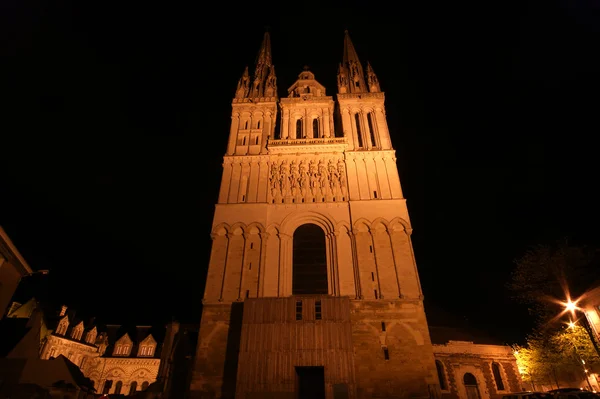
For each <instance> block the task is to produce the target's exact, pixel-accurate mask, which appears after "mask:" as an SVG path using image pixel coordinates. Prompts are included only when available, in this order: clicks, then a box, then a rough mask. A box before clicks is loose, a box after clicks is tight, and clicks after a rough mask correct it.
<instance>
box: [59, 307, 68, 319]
mask: <svg viewBox="0 0 600 399" xmlns="http://www.w3.org/2000/svg"><path fill="white" fill-rule="evenodd" d="M65 314H67V305H62V307H61V308H60V313H59V314H58V315H59V316H64V315H65Z"/></svg>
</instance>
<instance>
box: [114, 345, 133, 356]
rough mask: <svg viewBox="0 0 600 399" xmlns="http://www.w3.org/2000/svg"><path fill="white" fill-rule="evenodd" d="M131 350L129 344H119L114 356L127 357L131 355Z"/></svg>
mask: <svg viewBox="0 0 600 399" xmlns="http://www.w3.org/2000/svg"><path fill="white" fill-rule="evenodd" d="M129 349H130V346H129V345H127V344H117V347H116V348H115V352H114V354H115V355H119V356H127V355H128V354H129Z"/></svg>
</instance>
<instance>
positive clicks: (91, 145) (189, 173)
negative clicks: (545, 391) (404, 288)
mask: <svg viewBox="0 0 600 399" xmlns="http://www.w3.org/2000/svg"><path fill="white" fill-rule="evenodd" d="M202 4H208V3H202V2H198V1H196V2H191V1H190V2H180V1H170V2H160V3H158V2H155V3H153V2H142V1H135V0H133V1H126V2H122V1H119V2H117V1H107V2H80V1H75V0H61V1H45V0H34V1H31V2H22V1H19V0H5V1H3V2H2V5H1V6H0V7H2V8H1V9H0V15H1V18H2V20H0V26H2V28H1V29H2V31H1V32H0V36H1V37H2V42H1V43H2V47H3V48H4V51H2V53H3V60H2V63H3V64H4V67H5V68H7V69H5V71H6V72H5V73H4V74H3V83H2V85H3V88H2V92H3V94H4V95H5V96H3V97H5V100H7V101H5V106H3V110H4V111H5V116H4V117H3V118H2V119H3V121H4V122H3V124H4V128H2V129H1V133H0V134H1V140H0V161H1V165H2V169H1V170H2V172H1V175H0V176H1V179H0V209H1V210H2V211H1V212H0V225H2V226H4V228H5V229H6V231H7V232H8V233H9V235H10V236H11V237H12V238H13V241H14V242H15V243H16V245H17V246H18V248H19V249H20V251H21V252H22V254H23V255H24V256H25V258H26V259H27V260H28V261H29V263H30V264H31V266H32V267H33V268H34V269H51V274H50V276H48V277H47V279H46V282H47V287H49V288H48V289H49V291H50V292H52V293H55V296H54V298H55V299H56V300H57V301H66V302H67V303H68V304H70V305H71V306H76V307H78V308H80V311H81V312H83V313H87V314H95V315H97V316H99V317H102V318H105V319H110V320H107V321H114V322H124V321H135V322H140V323H148V322H162V321H163V320H166V319H170V318H171V317H172V316H175V317H177V318H179V319H183V320H189V321H193V320H198V319H199V316H200V299H201V295H202V290H203V287H204V278H205V274H206V268H207V264H208V258H209V244H210V238H209V233H210V227H211V222H212V212H213V209H214V208H213V205H214V203H215V201H216V198H217V191H218V185H219V180H220V173H221V159H222V155H223V154H224V151H225V147H226V141H227V136H228V133H229V123H230V112H231V107H230V103H231V99H232V97H233V94H234V90H235V86H236V83H237V80H238V79H239V77H240V75H241V73H242V71H243V69H244V67H245V66H246V65H248V64H250V65H252V64H253V63H254V61H255V58H256V54H257V51H258V48H259V45H260V41H261V39H262V34H263V31H264V27H265V26H266V25H268V26H270V31H271V38H272V44H273V61H274V64H275V67H276V71H277V74H278V83H279V88H280V95H283V94H284V93H285V89H286V88H287V87H289V86H290V85H291V84H292V83H293V82H294V80H295V78H296V76H297V74H298V73H300V72H301V70H302V67H303V66H304V65H308V66H310V68H311V70H312V71H313V72H314V73H315V74H316V78H317V79H318V80H319V81H320V82H321V83H323V84H324V85H325V86H326V87H327V89H328V94H330V95H333V94H334V93H335V73H336V68H337V64H338V62H340V60H341V57H342V44H343V31H344V29H349V30H350V34H351V37H352V39H353V41H354V44H355V47H356V48H357V51H358V53H359V57H360V58H361V61H363V62H364V63H366V61H367V60H368V61H370V62H371V64H372V65H373V67H374V69H375V72H376V73H377V74H378V76H379V79H380V82H381V86H382V90H384V91H385V92H386V98H387V115H388V119H389V126H390V130H391V133H392V141H393V144H394V146H395V148H396V150H397V153H398V167H399V169H400V176H401V179H402V184H403V188H404V194H405V196H406V197H407V199H408V206H409V211H410V214H411V218H412V223H413V227H414V234H413V239H414V246H415V252H416V257H417V264H418V267H419V271H420V275H421V282H422V285H423V288H424V291H425V298H426V299H425V300H426V306H427V309H428V314H429V316H430V319H431V322H432V323H435V324H439V323H442V322H447V323H454V324H459V325H460V324H462V325H464V326H469V327H471V328H480V329H487V330H489V331H490V332H491V334H495V335H496V336H498V337H499V338H501V339H504V340H506V341H507V342H512V341H515V340H520V339H521V338H522V337H523V336H524V334H525V333H526V332H527V331H528V328H529V322H528V317H527V313H526V311H525V309H523V308H522V307H519V306H518V305H516V304H514V303H513V302H511V300H510V299H509V298H508V296H507V292H506V290H505V288H504V286H505V284H506V282H507V280H508V278H509V275H510V271H511V269H512V267H513V260H514V259H515V258H517V257H518V256H520V255H521V254H522V253H523V251H525V250H526V249H527V248H528V247H529V246H531V245H535V244H538V243H545V242H549V241H552V240H555V239H557V238H562V237H565V236H568V237H571V239H573V240H576V241H578V242H582V243H588V244H596V240H597V239H598V236H599V234H598V232H597V227H596V226H597V225H598V222H599V221H600V217H599V215H600V213H599V212H598V210H597V209H598V203H599V201H598V197H597V196H596V195H595V192H596V191H597V188H596V186H597V184H598V168H597V167H596V164H597V155H596V154H597V153H598V148H597V147H596V146H595V144H594V143H595V141H596V140H595V139H596V135H597V134H598V132H599V129H598V123H597V118H598V105H599V101H598V96H599V89H600V84H599V79H598V71H599V70H600V69H599V67H600V59H599V57H598V43H599V40H598V39H600V32H599V30H600V28H599V27H600V23H599V22H600V7H598V6H597V4H598V3H595V2H593V1H587V2H586V1H576V0H571V1H567V0H564V1H544V2H541V1H540V2H531V1H529V2H528V1H519V2H517V1H515V2H495V3H493V4H492V3H490V2H481V1H471V2H449V1H439V2H436V1H428V2H420V1H407V2H389V5H387V6H384V5H381V4H379V2H352V1H346V2H340V3H334V2H329V3H327V2H280V3H278V4H277V3H265V2H251V3H235V2H218V4H212V5H211V7H212V9H207V8H206V6H203V5H202ZM594 4H596V5H594ZM283 7H287V9H284V8H283Z"/></svg>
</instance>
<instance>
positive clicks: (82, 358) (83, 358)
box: [79, 356, 87, 368]
mask: <svg viewBox="0 0 600 399" xmlns="http://www.w3.org/2000/svg"><path fill="white" fill-rule="evenodd" d="M86 360H87V356H82V357H81V363H79V368H83V366H84V365H85V362H86Z"/></svg>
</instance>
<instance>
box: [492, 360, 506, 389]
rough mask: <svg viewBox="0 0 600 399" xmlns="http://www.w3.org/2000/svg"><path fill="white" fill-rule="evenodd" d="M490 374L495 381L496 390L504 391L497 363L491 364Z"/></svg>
mask: <svg viewBox="0 0 600 399" xmlns="http://www.w3.org/2000/svg"><path fill="white" fill-rule="evenodd" d="M492 373H493V374H494V380H496V389H497V390H498V391H504V381H502V374H500V365H499V364H498V363H492Z"/></svg>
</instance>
